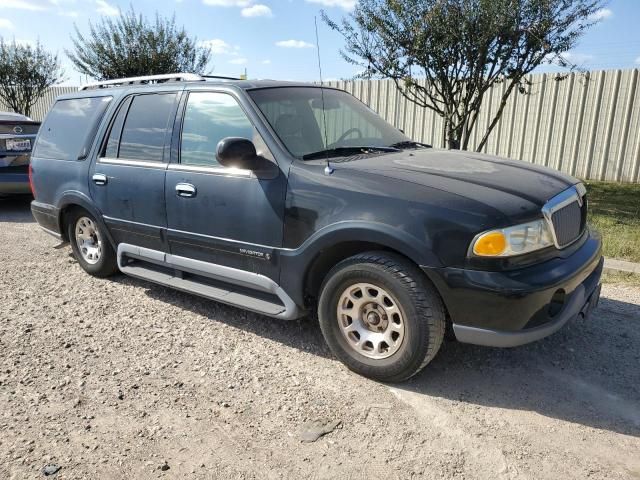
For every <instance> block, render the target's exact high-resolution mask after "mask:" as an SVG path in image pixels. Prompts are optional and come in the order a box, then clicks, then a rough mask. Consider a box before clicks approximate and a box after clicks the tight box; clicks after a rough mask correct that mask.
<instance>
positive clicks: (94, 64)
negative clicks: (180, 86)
mask: <svg viewBox="0 0 640 480" xmlns="http://www.w3.org/2000/svg"><path fill="white" fill-rule="evenodd" d="M75 30H76V31H75V38H73V37H72V39H71V40H72V42H73V50H72V51H70V50H66V53H67V55H68V57H69V58H70V59H71V61H72V62H73V64H74V65H75V67H76V69H78V71H79V72H81V73H84V74H86V75H89V76H90V77H93V78H95V79H97V80H110V79H114V78H123V77H135V76H141V75H158V74H163V73H175V72H188V73H200V74H202V73H206V69H207V65H208V63H209V60H210V58H211V50H210V49H209V48H207V47H202V46H198V42H197V39H196V38H192V37H190V36H189V35H188V34H187V32H186V30H185V29H184V27H180V28H179V27H177V26H176V22H175V16H174V17H171V18H163V17H161V16H160V15H159V14H158V13H156V17H155V21H154V22H150V21H149V20H147V19H146V18H145V17H143V16H142V15H138V14H136V12H135V11H134V10H133V7H132V8H131V9H130V10H129V11H127V12H122V11H120V15H119V16H117V17H115V18H114V19H111V18H105V17H103V18H102V19H101V20H100V23H98V24H93V23H91V22H89V34H88V35H86V36H85V35H83V34H81V33H80V31H79V30H78V27H77V25H76V28H75Z"/></svg>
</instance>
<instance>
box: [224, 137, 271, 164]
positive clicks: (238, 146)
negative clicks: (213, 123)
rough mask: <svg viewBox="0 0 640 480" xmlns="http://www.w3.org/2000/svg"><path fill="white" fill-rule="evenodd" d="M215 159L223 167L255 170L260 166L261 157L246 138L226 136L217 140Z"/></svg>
mask: <svg viewBox="0 0 640 480" xmlns="http://www.w3.org/2000/svg"><path fill="white" fill-rule="evenodd" d="M216 159H217V160H218V163H220V165H222V166H225V167H235V168H241V169H243V170H256V169H258V168H260V165H261V164H262V163H263V162H261V161H260V160H261V158H260V157H259V156H258V154H257V153H256V147H255V145H254V144H253V142H251V140H248V139H246V138H240V137H227V138H223V139H222V140H220V141H219V142H218V146H217V148H216Z"/></svg>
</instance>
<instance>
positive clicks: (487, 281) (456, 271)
mask: <svg viewBox="0 0 640 480" xmlns="http://www.w3.org/2000/svg"><path fill="white" fill-rule="evenodd" d="M602 266H603V258H602V242H601V240H600V236H599V235H598V234H597V233H596V232H589V235H588V237H587V238H586V239H585V240H584V242H583V243H582V245H580V247H579V248H578V249H576V250H575V251H573V252H571V254H570V255H567V256H564V257H562V256H561V257H558V258H554V259H552V260H548V261H546V262H543V263H540V264H537V265H532V266H529V267H525V268H520V269H516V270H509V271H500V272H490V271H481V270H467V269H460V268H428V267H423V270H424V271H425V273H427V275H428V276H429V278H431V280H432V281H433V283H434V284H435V285H436V288H437V289H438V290H439V292H440V294H441V295H442V298H443V300H444V303H445V305H446V307H447V310H448V312H449V315H450V316H451V320H452V322H453V331H454V333H455V335H456V338H457V339H458V340H459V341H461V342H464V343H472V344H476V345H486V346H495V347H514V346H517V345H523V344H525V343H530V342H533V341H536V340H539V339H541V338H544V337H546V336H548V335H551V334H552V333H554V332H556V331H557V330H559V329H560V328H562V327H563V326H564V325H565V324H566V323H567V322H568V321H570V320H572V319H573V318H575V317H577V316H578V315H580V314H583V315H584V314H586V313H588V311H589V310H590V309H591V308H592V307H593V305H594V304H596V303H597V300H598V297H599V283H600V276H601V275H602Z"/></svg>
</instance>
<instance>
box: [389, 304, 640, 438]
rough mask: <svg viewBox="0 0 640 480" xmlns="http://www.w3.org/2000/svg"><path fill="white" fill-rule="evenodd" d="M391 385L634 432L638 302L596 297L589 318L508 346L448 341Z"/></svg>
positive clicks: (637, 427) (638, 427) (638, 420)
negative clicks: (533, 340)
mask: <svg viewBox="0 0 640 480" xmlns="http://www.w3.org/2000/svg"><path fill="white" fill-rule="evenodd" d="M395 387H396V388H397V389H402V390H406V391H410V392H415V393H419V394H423V395H426V396H430V397H440V398H445V399H448V400H454V401H459V402H466V403H468V404H475V405H481V406H487V407H494V408H496V407H497V408H504V409H516V410H528V411H532V412H537V413H538V414H540V415H544V416H546V417H551V418H556V419H559V420H564V421H568V422H572V423H577V424H581V425H585V426H588V427H593V428H598V429H605V430H610V431H614V432H618V433H623V434H627V435H632V436H636V437H638V436H640V306H638V305H633V304H630V303H626V302H620V301H616V300H610V299H606V298H603V299H602V300H601V302H600V305H599V307H598V308H597V309H596V310H595V311H594V312H593V314H592V317H591V318H590V319H588V320H576V321H574V322H573V323H571V324H569V325H567V326H566V327H565V329H563V330H561V331H560V332H558V333H556V334H555V335H552V336H550V337H548V338H546V339H543V340H541V341H539V342H537V343H533V344H530V345H526V346H522V347H517V348H513V349H497V348H486V347H476V346H472V345H464V344H460V343H457V342H449V343H447V344H445V345H444V348H443V349H442V350H441V351H440V353H439V354H438V356H437V357H436V359H435V360H434V361H433V362H432V363H431V364H430V365H429V366H428V367H427V368H426V369H425V370H424V371H423V372H422V373H421V374H419V375H417V376H416V377H415V378H414V379H411V380H410V381H409V382H406V383H404V384H401V385H396V386H395ZM495 414H496V415H499V412H496V413H495ZM505 421H508V420H505Z"/></svg>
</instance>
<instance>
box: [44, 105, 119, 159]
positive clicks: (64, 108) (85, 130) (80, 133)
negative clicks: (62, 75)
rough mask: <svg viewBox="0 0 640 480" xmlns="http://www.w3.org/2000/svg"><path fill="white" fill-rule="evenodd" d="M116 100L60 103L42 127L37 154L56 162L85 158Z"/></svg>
mask: <svg viewBox="0 0 640 480" xmlns="http://www.w3.org/2000/svg"><path fill="white" fill-rule="evenodd" d="M112 98H113V97H91V98H73V99H69V100H58V101H57V102H56V103H55V104H54V105H53V107H52V108H51V111H49V113H48V114H47V118H46V120H45V122H44V124H43V125H42V127H41V128H40V132H39V134H38V138H37V141H36V145H35V147H34V153H33V155H34V156H36V157H43V158H53V159H56V160H79V159H83V158H85V157H86V156H87V155H88V153H89V148H91V144H92V143H93V136H94V135H95V131H96V128H97V126H98V122H99V121H100V119H101V118H102V116H103V115H104V112H105V110H106V109H107V106H108V105H109V102H111V100H112Z"/></svg>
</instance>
